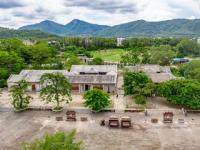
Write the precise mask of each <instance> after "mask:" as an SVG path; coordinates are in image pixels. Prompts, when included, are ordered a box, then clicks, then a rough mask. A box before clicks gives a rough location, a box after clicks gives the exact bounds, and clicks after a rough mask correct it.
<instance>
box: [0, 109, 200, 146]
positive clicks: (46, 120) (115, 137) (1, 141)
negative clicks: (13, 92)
mask: <svg viewBox="0 0 200 150" xmlns="http://www.w3.org/2000/svg"><path fill="white" fill-rule="evenodd" d="M149 113H150V116H148V117H145V115H144V114H143V113H132V114H130V113H126V114H122V113H115V114H112V113H101V114H92V113H78V114H77V119H78V121H77V122H67V121H65V113H64V112H63V113H60V114H56V113H53V112H50V111H27V112H23V113H14V112H0V135H1V136H0V146H1V148H0V149H1V150H19V149H20V147H21V143H22V142H23V141H27V142H29V141H31V140H33V139H35V138H39V137H41V136H42V135H43V134H44V133H53V132H55V131H65V132H67V131H69V130H71V129H74V128H75V129H76V130H77V140H82V141H83V146H84V148H85V149H86V150H199V149H200V143H199V141H200V136H199V135H200V119H199V116H198V115H191V114H189V116H187V117H184V116H183V115H182V114H181V112H179V111H177V112H174V113H175V118H174V122H173V123H172V124H163V123H162V112H158V111H155V110H154V111H153V110H152V112H151V111H150V112H149ZM111 115H115V116H118V117H119V118H120V117H122V116H130V117H131V119H132V121H133V127H132V128H131V129H120V128H119V129H111V128H108V127H107V126H105V127H102V126H100V125H99V122H100V120H101V119H106V120H107V119H108V118H109V116H111ZM56 116H63V117H64V121H59V122H58V121H56V120H55V117H56ZM81 116H86V117H88V121H87V122H81V121H80V117H81ZM152 117H154V118H155V117H156V118H158V119H159V122H158V123H157V124H152V123H151V121H150V120H151V118H152ZM178 118H184V119H185V123H184V124H180V123H178V122H177V119H178Z"/></svg>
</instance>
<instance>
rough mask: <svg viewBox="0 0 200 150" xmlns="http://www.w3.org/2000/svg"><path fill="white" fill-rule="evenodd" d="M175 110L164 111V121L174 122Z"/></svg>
mask: <svg viewBox="0 0 200 150" xmlns="http://www.w3.org/2000/svg"><path fill="white" fill-rule="evenodd" d="M173 116H174V114H173V112H164V113H163V122H164V123H172V122H173Z"/></svg>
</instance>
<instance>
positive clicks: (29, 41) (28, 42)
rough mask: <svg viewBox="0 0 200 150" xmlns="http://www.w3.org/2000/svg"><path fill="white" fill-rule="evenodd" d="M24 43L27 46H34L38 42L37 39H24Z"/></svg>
mask: <svg viewBox="0 0 200 150" xmlns="http://www.w3.org/2000/svg"><path fill="white" fill-rule="evenodd" d="M23 44H24V45H27V46H32V45H35V44H36V41H33V40H23Z"/></svg>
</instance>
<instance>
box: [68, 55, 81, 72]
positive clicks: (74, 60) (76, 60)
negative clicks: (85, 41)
mask: <svg viewBox="0 0 200 150" xmlns="http://www.w3.org/2000/svg"><path fill="white" fill-rule="evenodd" d="M66 59H67V61H66V62H65V68H66V69H67V70H70V69H71V66H72V65H80V64H81V61H80V59H79V58H78V57H77V56H75V55H68V56H67V58H66Z"/></svg>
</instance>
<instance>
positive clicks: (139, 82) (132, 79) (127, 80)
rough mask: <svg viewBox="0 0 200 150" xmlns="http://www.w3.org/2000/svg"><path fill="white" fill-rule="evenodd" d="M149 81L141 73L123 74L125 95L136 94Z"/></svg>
mask: <svg viewBox="0 0 200 150" xmlns="http://www.w3.org/2000/svg"><path fill="white" fill-rule="evenodd" d="M150 81H151V80H150V79H149V78H148V77H147V75H146V74H145V73H143V72H126V73H125V74H124V91H125V95H131V94H137V93H138V92H139V91H140V90H141V88H144V87H145V86H146V84H147V83H149V82H150Z"/></svg>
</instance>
